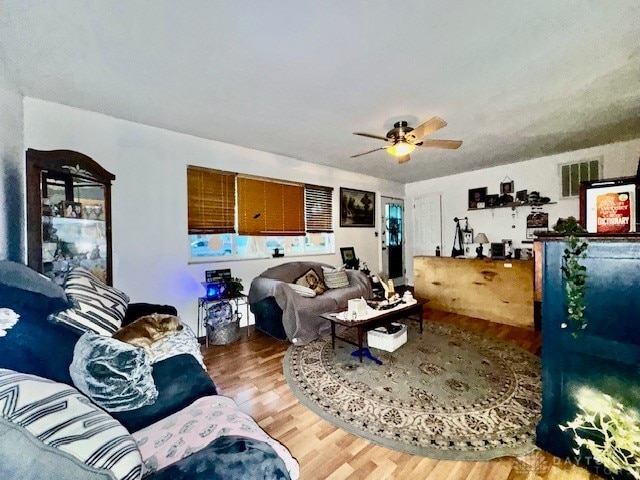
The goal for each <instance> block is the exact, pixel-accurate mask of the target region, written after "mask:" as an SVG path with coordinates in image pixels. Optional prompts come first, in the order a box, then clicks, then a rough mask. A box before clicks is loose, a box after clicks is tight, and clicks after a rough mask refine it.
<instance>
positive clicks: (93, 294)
mask: <svg viewBox="0 0 640 480" xmlns="http://www.w3.org/2000/svg"><path fill="white" fill-rule="evenodd" d="M64 291H65V293H66V294H67V297H68V298H69V299H70V300H71V301H72V302H73V303H74V305H75V307H74V308H70V309H68V310H64V311H62V312H60V313H57V314H56V315H54V316H53V320H54V321H57V322H61V323H64V324H66V325H68V326H70V327H71V328H73V329H75V330H77V331H79V332H80V333H84V332H95V333H97V334H99V335H108V336H111V335H112V334H113V333H114V332H115V331H116V330H118V329H119V328H120V326H121V325H122V320H123V319H124V315H125V313H126V312H127V306H128V305H129V297H128V296H127V294H125V293H124V292H121V291H120V290H118V289H117V288H113V287H110V286H108V285H107V284H105V283H104V282H102V281H101V280H100V279H98V277H96V276H95V275H93V274H92V273H91V272H89V271H88V270H86V269H85V268H82V267H77V268H74V269H73V270H71V271H70V272H69V273H68V274H67V278H66V279H65V281H64Z"/></svg>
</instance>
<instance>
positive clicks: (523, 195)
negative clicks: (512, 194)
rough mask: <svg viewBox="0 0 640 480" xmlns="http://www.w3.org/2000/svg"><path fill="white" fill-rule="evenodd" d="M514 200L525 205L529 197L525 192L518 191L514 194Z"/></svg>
mask: <svg viewBox="0 0 640 480" xmlns="http://www.w3.org/2000/svg"><path fill="white" fill-rule="evenodd" d="M516 200H517V201H518V202H522V203H527V202H528V201H529V195H528V191H527V190H518V191H517V192H516Z"/></svg>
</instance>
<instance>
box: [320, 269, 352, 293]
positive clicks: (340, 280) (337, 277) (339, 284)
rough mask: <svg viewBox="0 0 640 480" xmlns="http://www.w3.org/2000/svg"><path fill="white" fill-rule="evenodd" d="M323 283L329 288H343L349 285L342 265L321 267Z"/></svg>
mask: <svg viewBox="0 0 640 480" xmlns="http://www.w3.org/2000/svg"><path fill="white" fill-rule="evenodd" d="M322 274H323V275H324V283H325V284H326V285H327V287H329V288H344V287H348V286H349V277H347V272H345V270H344V265H343V266H342V267H340V268H335V269H334V268H327V267H322Z"/></svg>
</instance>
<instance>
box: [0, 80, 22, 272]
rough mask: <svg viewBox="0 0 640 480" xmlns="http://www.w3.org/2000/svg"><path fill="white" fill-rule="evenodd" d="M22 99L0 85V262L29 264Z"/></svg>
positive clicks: (19, 95) (18, 94)
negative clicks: (7, 260)
mask: <svg viewBox="0 0 640 480" xmlns="http://www.w3.org/2000/svg"><path fill="white" fill-rule="evenodd" d="M22 122H23V115H22V95H21V94H20V93H18V92H16V91H13V90H12V89H10V88H8V87H6V88H5V87H3V86H2V82H0V165H1V166H2V168H0V259H9V260H14V261H17V262H24V261H25V260H26V257H25V251H26V240H25V239H26V236H25V235H26V234H25V225H26V224H25V222H26V217H25V214H24V211H25V206H24V205H25V189H24V164H25V157H24V146H23V123H22Z"/></svg>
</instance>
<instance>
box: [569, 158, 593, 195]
mask: <svg viewBox="0 0 640 480" xmlns="http://www.w3.org/2000/svg"><path fill="white" fill-rule="evenodd" d="M601 175H602V157H595V158H589V159H585V160H580V161H579V162H574V163H565V164H564V165H560V178H561V187H562V189H561V192H562V194H561V198H571V197H576V196H578V195H579V194H580V182H584V181H586V180H600V179H601Z"/></svg>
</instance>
